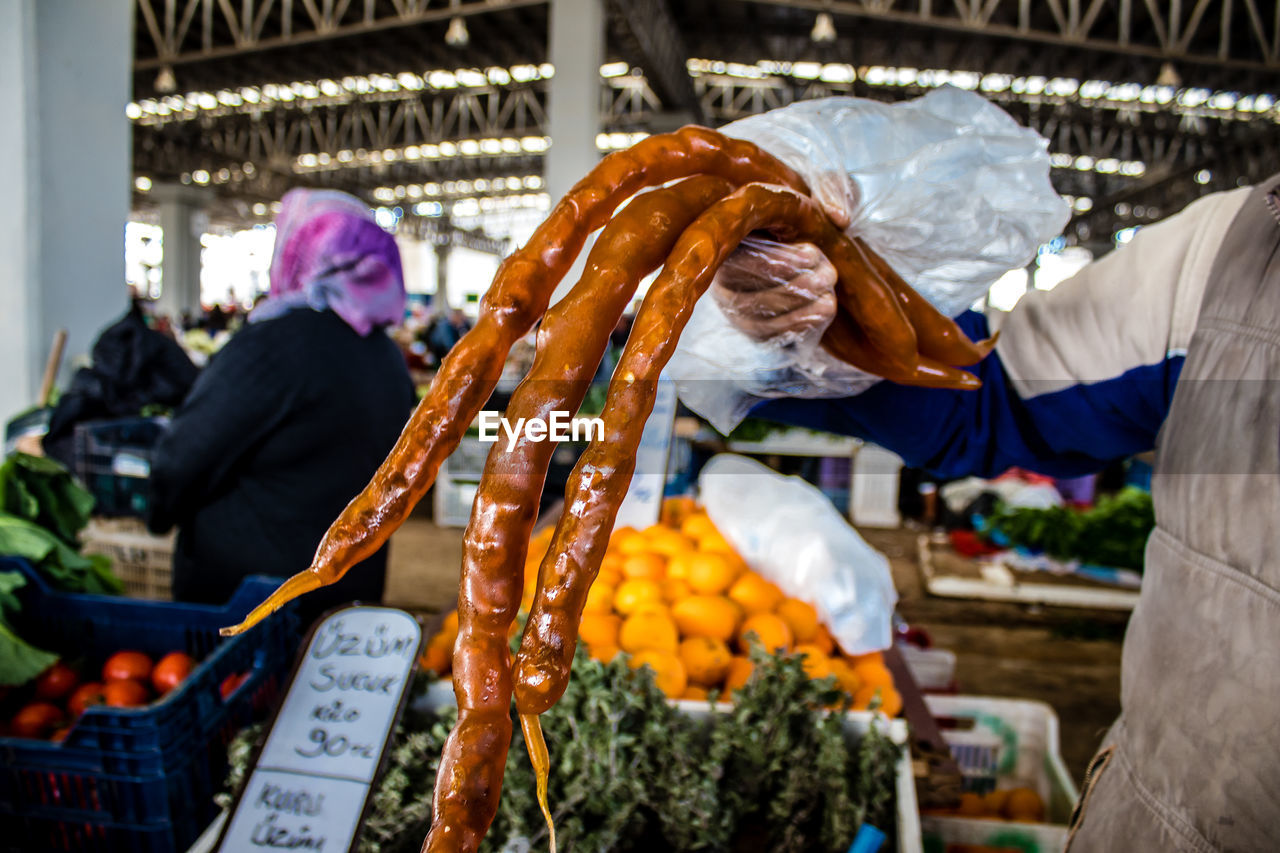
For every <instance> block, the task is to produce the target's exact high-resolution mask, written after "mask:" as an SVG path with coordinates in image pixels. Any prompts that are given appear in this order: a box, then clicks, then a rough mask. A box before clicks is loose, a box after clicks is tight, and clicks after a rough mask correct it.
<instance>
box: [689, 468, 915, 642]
mask: <svg viewBox="0 0 1280 853" xmlns="http://www.w3.org/2000/svg"><path fill="white" fill-rule="evenodd" d="M698 495H699V500H700V502H701V503H702V505H703V507H704V508H705V509H706V511H707V515H708V516H709V517H710V518H711V521H712V522H714V523H715V525H716V528H717V529H718V530H719V531H720V533H721V534H722V535H723V536H724V537H725V539H727V540H728V541H729V543H730V544H731V545H733V547H734V548H735V549H736V550H737V551H738V553H739V554H740V555H741V556H742V558H743V559H744V560H746V561H747V563H748V564H749V565H750V566H751V567H752V568H753V569H755V570H756V571H757V572H759V573H760V574H761V575H763V576H764V577H765V578H767V579H769V580H770V581H772V582H773V583H775V584H777V585H778V587H779V588H781V589H782V591H783V592H785V593H786V594H787V595H789V596H791V597H792V598H798V599H801V600H802V601H807V602H809V603H810V604H812V605H813V606H814V607H815V608H816V609H817V611H818V618H820V619H821V620H822V623H823V624H824V625H826V626H827V628H828V630H830V631H831V634H832V636H833V637H835V639H836V642H838V643H839V644H840V648H842V649H843V650H844V651H845V652H847V653H849V654H864V653H867V652H874V651H880V650H882V649H887V648H888V647H889V644H890V643H891V642H892V641H893V608H894V606H895V605H896V604H897V602H898V593H897V591H896V590H895V589H894V587H893V576H892V575H891V574H890V572H889V560H888V559H887V558H886V557H885V556H884V555H883V554H881V553H880V552H879V551H877V550H875V549H874V548H872V547H871V546H870V545H868V544H867V543H866V542H865V541H864V540H863V538H862V537H861V536H859V535H858V532H857V531H856V530H854V529H853V528H852V527H851V526H850V525H849V523H848V522H847V521H845V519H844V517H843V516H841V515H840V513H839V512H837V511H836V509H835V507H834V506H833V505H832V503H831V501H830V500H829V499H828V498H827V496H826V495H824V494H822V492H820V491H819V490H818V489H816V488H815V487H814V486H812V485H810V484H809V483H806V482H805V481H804V480H802V479H800V478H799V477H786V476H783V475H782V474H778V473H777V472H775V471H773V470H771V469H769V468H766V467H765V466H764V465H761V464H760V463H759V462H756V461H754V460H752V459H748V458H746V457H745V456H736V455H733V454H729V453H725V454H721V455H719V456H716V457H714V458H713V459H712V460H711V461H710V462H708V463H707V464H706V466H705V467H704V468H703V469H702V473H701V474H700V475H699V477H698Z"/></svg>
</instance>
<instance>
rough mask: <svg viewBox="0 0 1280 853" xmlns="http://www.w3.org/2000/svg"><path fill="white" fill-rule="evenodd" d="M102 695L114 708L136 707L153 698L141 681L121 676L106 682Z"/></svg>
mask: <svg viewBox="0 0 1280 853" xmlns="http://www.w3.org/2000/svg"><path fill="white" fill-rule="evenodd" d="M102 697H103V699H104V700H106V703H107V705H109V706H110V707H112V708H136V707H138V706H139V705H145V704H147V702H148V701H149V700H150V699H151V694H150V693H149V692H148V691H147V688H146V687H144V686H143V685H142V682H141V681H135V680H134V679H132V678H119V679H116V680H115V681H108V682H107V683H106V686H105V687H103V688H102Z"/></svg>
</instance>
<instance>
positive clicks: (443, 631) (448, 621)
mask: <svg viewBox="0 0 1280 853" xmlns="http://www.w3.org/2000/svg"><path fill="white" fill-rule="evenodd" d="M436 636H437V637H446V638H447V642H448V643H449V646H450V648H452V647H453V641H454V640H456V639H458V611H456V610H451V611H450V612H449V613H448V615H446V616H445V617H444V621H443V622H441V623H440V631H439V632H438V633H437V634H436ZM442 642H443V641H442Z"/></svg>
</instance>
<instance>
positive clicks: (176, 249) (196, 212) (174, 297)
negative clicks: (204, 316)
mask: <svg viewBox="0 0 1280 853" xmlns="http://www.w3.org/2000/svg"><path fill="white" fill-rule="evenodd" d="M151 197H152V199H153V200H154V201H155V202H156V204H157V207H158V210H159V213H160V229H161V230H162V231H163V232H164V234H163V237H162V240H163V244H162V245H163V248H164V254H163V256H162V260H161V262H160V298H159V299H158V300H157V302H156V311H157V312H158V313H160V314H166V315H168V316H169V318H170V319H173V320H177V319H178V318H179V317H181V316H182V312H184V311H188V312H190V313H191V314H192V315H193V316H194V315H198V314H199V313H200V248H201V247H200V237H201V235H202V234H204V232H205V229H206V228H207V227H208V224H209V217H208V215H207V214H206V213H205V210H204V207H205V204H206V203H207V201H208V194H207V193H206V192H205V191H203V190H201V189H199V188H198V187H188V186H184V185H182V184H156V185H155V186H154V187H152V189H151Z"/></svg>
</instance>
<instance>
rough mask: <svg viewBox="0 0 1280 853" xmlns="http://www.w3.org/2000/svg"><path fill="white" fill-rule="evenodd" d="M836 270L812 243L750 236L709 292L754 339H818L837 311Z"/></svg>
mask: <svg viewBox="0 0 1280 853" xmlns="http://www.w3.org/2000/svg"><path fill="white" fill-rule="evenodd" d="M835 286H836V270H835V267H833V266H832V265H831V262H830V261H828V260H827V258H826V256H824V255H823V254H822V252H821V251H819V250H818V247H817V246H814V245H813V244H811V243H792V244H785V243H775V242H773V241H772V240H763V239H759V238H755V237H748V238H747V239H746V240H743V241H742V244H741V245H740V246H739V247H738V249H737V251H735V252H734V253H733V254H732V255H730V256H729V258H728V260H726V261H725V262H724V264H723V265H721V267H720V270H719V271H718V272H717V273H716V277H715V280H714V281H713V282H712V285H711V294H712V297H713V298H714V299H715V300H716V303H717V304H718V305H719V306H720V310H721V311H722V312H724V316H725V317H726V318H728V320H729V322H730V323H732V324H733V325H734V327H735V328H737V329H738V331H740V332H742V333H743V334H745V335H747V336H748V337H750V338H752V339H753V340H756V341H766V340H772V341H775V342H777V343H782V344H791V343H798V342H801V341H805V342H808V341H809V340H810V339H813V340H815V341H816V340H817V339H818V338H820V337H821V336H822V333H823V332H825V331H826V329H827V326H828V325H830V324H831V320H832V318H834V317H835V315H836V296H835Z"/></svg>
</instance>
